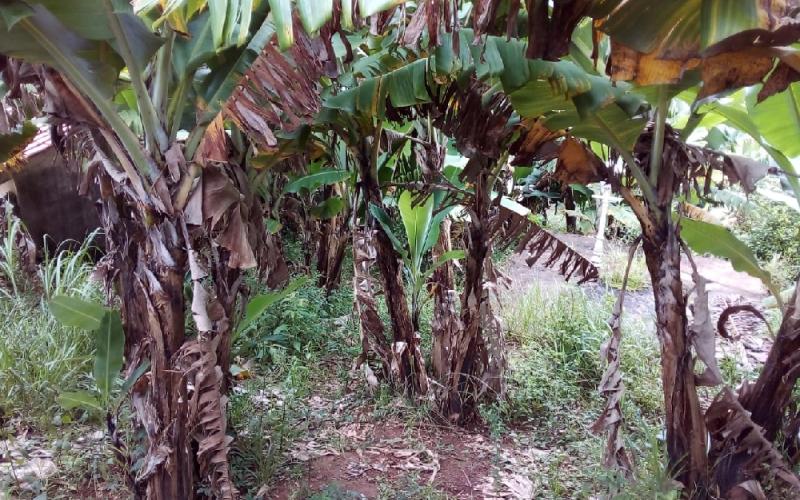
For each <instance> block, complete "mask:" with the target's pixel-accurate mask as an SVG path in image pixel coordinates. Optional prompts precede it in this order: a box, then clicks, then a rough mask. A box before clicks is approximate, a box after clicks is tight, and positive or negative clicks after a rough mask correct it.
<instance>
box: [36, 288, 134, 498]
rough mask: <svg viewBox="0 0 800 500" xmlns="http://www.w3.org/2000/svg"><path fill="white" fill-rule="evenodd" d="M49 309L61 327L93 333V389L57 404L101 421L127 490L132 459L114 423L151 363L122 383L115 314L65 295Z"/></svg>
mask: <svg viewBox="0 0 800 500" xmlns="http://www.w3.org/2000/svg"><path fill="white" fill-rule="evenodd" d="M48 306H49V309H50V312H51V314H52V315H53V316H54V317H55V318H56V319H57V320H58V321H59V322H61V323H62V324H63V325H64V326H68V327H73V328H79V329H82V330H86V331H89V332H92V334H93V336H94V344H95V349H94V368H93V370H92V382H93V383H94V385H93V386H92V387H90V388H88V389H83V390H72V391H63V392H61V394H59V396H58V401H59V403H60V404H61V407H62V408H63V409H64V410H67V411H69V410H74V409H77V408H80V409H82V410H84V411H86V412H87V413H88V414H89V415H92V416H98V417H102V418H103V420H104V421H105V424H106V431H107V433H108V438H109V440H110V442H111V445H112V449H113V450H114V455H115V457H116V459H117V460H118V461H119V464H120V465H121V466H122V467H123V470H124V473H125V474H126V479H127V481H128V486H130V487H134V485H135V480H134V478H133V475H132V474H131V473H130V471H129V468H130V465H131V458H130V456H129V455H128V453H127V450H126V447H125V444H124V442H123V441H122V439H121V437H120V436H119V434H118V433H117V421H118V418H119V410H120V407H121V405H122V403H123V401H124V400H125V398H126V397H127V396H128V393H129V392H130V390H131V388H132V387H133V385H134V384H135V383H136V382H137V381H138V380H139V378H141V376H142V375H144V373H145V372H147V371H148V370H149V369H150V361H149V360H145V361H143V362H142V363H141V364H140V365H139V366H137V367H136V369H134V370H132V371H131V373H130V374H129V375H128V377H127V378H125V379H122V378H121V377H120V374H121V371H122V365H123V363H124V353H123V351H124V347H125V333H124V332H123V329H122V321H121V319H120V315H119V312H118V311H114V310H110V309H107V308H104V307H103V306H102V305H100V304H97V303H94V302H89V301H86V300H83V299H79V298H77V297H70V296H66V295H57V296H55V297H53V298H52V299H51V300H50V301H49V303H48Z"/></svg>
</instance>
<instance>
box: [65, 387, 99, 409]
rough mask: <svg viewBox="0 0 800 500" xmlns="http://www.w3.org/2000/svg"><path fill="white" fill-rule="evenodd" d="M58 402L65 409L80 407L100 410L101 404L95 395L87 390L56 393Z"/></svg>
mask: <svg viewBox="0 0 800 500" xmlns="http://www.w3.org/2000/svg"><path fill="white" fill-rule="evenodd" d="M58 403H59V404H60V405H61V407H62V408H64V409H65V410H73V409H75V408H81V409H84V410H90V411H96V412H102V411H103V406H102V405H101V403H100V400H98V399H97V396H96V395H95V394H93V393H91V392H89V391H71V392H62V393H61V394H59V395H58Z"/></svg>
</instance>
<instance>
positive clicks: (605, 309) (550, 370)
mask: <svg viewBox="0 0 800 500" xmlns="http://www.w3.org/2000/svg"><path fill="white" fill-rule="evenodd" d="M614 300H615V295H613V294H605V295H602V296H600V297H589V296H587V294H586V293H585V292H584V291H583V290H581V289H579V288H575V287H564V288H560V289H558V290H557V291H553V290H552V289H548V290H542V289H540V288H538V287H533V288H531V289H530V290H528V291H527V292H526V293H524V294H523V295H521V296H519V297H518V298H517V300H516V301H515V302H513V303H510V304H508V306H507V310H506V314H505V318H506V323H507V327H508V332H509V339H511V340H512V341H513V342H516V343H517V344H518V346H517V349H516V350H515V354H514V355H513V357H512V363H511V367H512V371H511V378H510V381H509V385H510V402H511V405H512V407H511V408H510V409H511V411H512V413H513V415H515V416H516V417H521V418H531V417H534V416H536V415H537V414H541V413H542V412H545V413H546V412H548V411H555V410H560V409H562V408H563V407H564V405H565V404H567V405H571V404H573V402H575V401H577V402H578V403H579V404H581V405H583V406H584V407H590V406H595V405H597V404H598V402H599V396H598V395H597V390H596V389H597V385H598V384H599V382H600V379H601V378H602V375H603V371H604V369H605V367H604V365H603V363H602V361H601V359H600V354H599V352H600V346H601V345H602V344H603V342H605V341H606V340H607V339H608V336H609V333H610V332H609V328H608V325H607V321H608V318H609V317H610V316H611V308H612V306H613V303H614ZM621 353H622V360H621V370H622V372H623V377H624V380H625V384H626V396H625V398H626V399H625V404H627V405H628V406H631V408H629V409H630V410H634V411H635V412H636V413H643V414H645V415H656V414H658V412H659V411H660V405H661V392H660V385H659V380H660V379H659V369H658V367H659V361H658V360H659V357H658V356H659V354H658V353H659V351H658V342H657V340H656V338H655V334H654V332H650V331H647V330H646V329H645V327H644V323H643V322H642V321H640V320H638V319H627V320H625V321H624V323H623V340H622V347H621Z"/></svg>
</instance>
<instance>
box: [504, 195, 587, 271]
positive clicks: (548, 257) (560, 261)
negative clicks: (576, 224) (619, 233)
mask: <svg viewBox="0 0 800 500" xmlns="http://www.w3.org/2000/svg"><path fill="white" fill-rule="evenodd" d="M494 227H495V228H497V230H499V231H502V233H503V234H502V239H503V241H504V242H505V243H506V245H510V244H511V243H512V242H513V241H514V240H515V239H516V238H517V237H519V236H520V235H523V236H522V238H521V239H520V241H519V243H518V244H517V247H516V249H515V252H516V253H522V252H525V251H527V252H528V258H527V259H525V262H526V263H527V264H528V265H529V266H533V265H534V264H536V263H537V262H539V261H540V260H541V259H544V262H543V265H545V266H547V267H551V268H554V269H557V270H558V272H559V273H561V274H562V275H563V276H564V278H565V279H566V280H567V281H569V280H570V278H572V277H573V276H575V277H576V278H578V284H579V285H580V284H583V283H586V282H589V281H595V280H597V279H598V278H599V277H600V272H599V271H598V269H597V267H596V266H595V265H594V264H592V262H591V261H590V260H589V259H587V258H586V257H584V256H583V255H581V254H579V253H578V252H576V251H575V250H573V249H572V248H570V247H569V246H568V245H567V244H566V243H564V242H563V241H561V240H559V239H558V238H556V237H555V236H553V235H552V234H550V233H549V232H548V231H547V230H545V229H543V228H542V227H541V226H539V225H538V224H536V223H535V222H532V221H530V220H528V219H527V218H525V217H523V216H521V215H519V214H517V213H516V212H513V211H511V210H509V209H507V208H505V207H501V208H500V213H499V216H498V218H497V220H496V222H495V226H494Z"/></svg>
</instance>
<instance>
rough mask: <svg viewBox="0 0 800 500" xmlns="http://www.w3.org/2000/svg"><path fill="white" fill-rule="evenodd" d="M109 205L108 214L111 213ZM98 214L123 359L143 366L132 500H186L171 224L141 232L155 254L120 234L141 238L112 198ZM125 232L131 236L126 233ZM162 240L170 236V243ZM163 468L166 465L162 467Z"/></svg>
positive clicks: (187, 452)
mask: <svg viewBox="0 0 800 500" xmlns="http://www.w3.org/2000/svg"><path fill="white" fill-rule="evenodd" d="M112 207H113V208H112ZM105 208H106V210H103V216H104V217H103V222H104V226H105V231H106V236H107V243H106V244H107V246H108V249H109V255H116V256H119V257H118V259H119V262H118V263H114V264H112V268H117V269H119V274H118V276H117V280H116V283H117V292H118V294H119V296H120V298H121V301H120V305H121V309H122V310H121V313H122V321H123V325H124V326H125V332H126V335H125V344H126V345H125V357H126V359H127V360H128V364H129V366H133V367H135V366H138V365H139V364H140V363H141V362H142V361H144V360H146V359H149V360H150V367H151V368H150V375H149V376H147V377H142V378H141V379H140V380H139V382H138V383H137V384H136V385H135V387H134V388H133V391H132V393H133V408H134V410H135V412H136V415H137V419H138V425H140V426H141V428H143V429H144V431H145V433H146V435H147V441H148V449H147V452H146V457H147V460H146V462H145V465H144V467H143V468H142V469H141V471H140V472H139V473H138V475H137V477H136V490H135V491H134V494H135V496H136V497H137V498H145V497H146V498H148V499H155V500H161V499H165V500H166V499H170V498H192V497H193V496H194V483H195V477H196V467H195V461H194V453H193V452H192V449H191V440H190V438H189V430H188V429H187V427H186V424H187V422H186V419H185V418H181V417H182V416H183V415H185V414H186V413H187V412H186V400H185V399H183V400H181V399H179V398H177V397H175V396H177V395H179V394H181V393H182V392H185V391H182V380H181V375H180V373H176V372H175V369H174V368H175V367H174V366H173V364H172V362H171V360H172V359H173V358H174V356H175V355H176V354H177V353H178V351H179V349H180V347H181V346H182V345H183V342H184V340H185V338H186V333H185V328H184V311H185V304H184V299H183V283H184V276H185V274H186V270H187V255H186V251H185V250H184V248H183V246H182V238H178V239H177V240H174V239H173V238H174V237H177V236H178V234H179V233H178V231H176V228H175V225H174V221H164V222H162V223H161V224H160V225H159V226H158V227H152V228H150V229H149V230H148V233H149V234H148V237H149V238H153V239H155V240H157V241H158V240H160V241H162V242H164V243H165V244H164V247H162V248H161V249H160V250H161V251H160V252H155V251H153V247H152V246H150V245H147V244H146V242H147V239H144V241H138V242H136V241H131V239H130V238H128V236H127V235H129V234H142V230H143V228H142V225H141V220H142V219H141V218H140V217H141V215H140V214H137V213H135V212H131V213H129V214H128V215H129V217H128V218H123V216H119V218H117V217H115V215H120V214H121V213H124V212H122V211H118V210H117V209H116V208H117V207H116V205H115V204H114V200H108V202H107V204H106V207H105ZM129 231H131V232H129ZM170 235H171V236H172V237H173V238H171V237H170ZM167 464H169V465H167Z"/></svg>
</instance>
